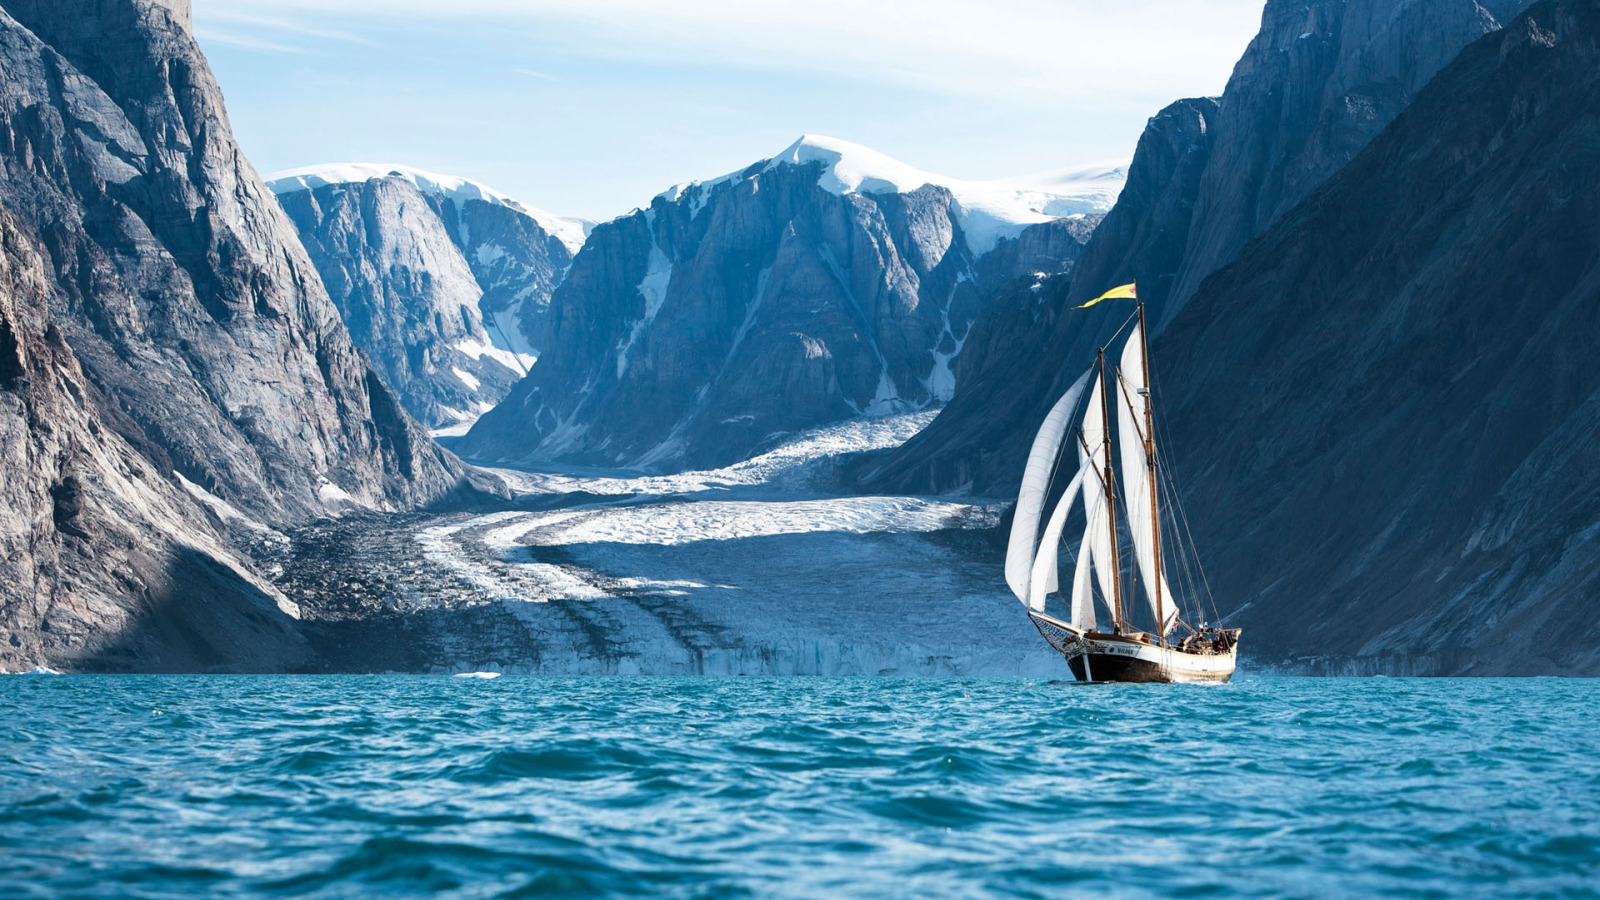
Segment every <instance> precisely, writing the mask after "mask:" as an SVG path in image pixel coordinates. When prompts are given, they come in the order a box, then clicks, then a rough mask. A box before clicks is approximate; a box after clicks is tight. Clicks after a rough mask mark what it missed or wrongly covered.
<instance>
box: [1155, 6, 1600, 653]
mask: <svg viewBox="0 0 1600 900" xmlns="http://www.w3.org/2000/svg"><path fill="white" fill-rule="evenodd" d="M1596 173H1600V9H1597V8H1596V6H1595V5H1594V4H1593V3H1590V2H1560V0H1557V2H1546V3H1541V4H1539V5H1537V6H1535V7H1533V8H1532V9H1530V10H1529V12H1528V13H1527V14H1526V15H1525V16H1523V17H1522V18H1521V19H1519V20H1517V21H1516V22H1514V23H1513V24H1512V25H1511V26H1510V27H1508V28H1507V29H1506V30H1505V31H1504V32H1502V33H1499V34H1494V35H1491V36H1489V37H1487V38H1484V39H1483V40H1481V41H1479V42H1477V43H1475V44H1473V45H1472V46H1471V47H1469V48H1467V50H1466V51H1464V52H1463V53H1462V54H1461V55H1460V57H1459V58H1458V59H1456V60H1455V61H1454V62H1453V63H1452V64H1450V65H1449V66H1448V67H1446V68H1445V69H1444V70H1443V71H1442V72H1441V73H1440V74H1439V75H1438V77H1437V78H1435V79H1434V81H1433V82H1431V83H1430V84H1429V85H1428V86H1427V88H1426V89H1425V90H1424V91H1423V92H1422V93H1421V94H1420V95H1419V96H1418V98H1417V100H1416V101H1415V103H1414V104H1413V105H1412V106H1411V107H1410V108H1409V109H1408V110H1406V112H1405V113H1404V114H1402V115H1401V116H1400V117H1399V119H1397V120H1396V121H1395V123H1394V125H1393V126H1392V127H1391V128H1390V129H1389V130H1388V131H1386V132H1385V133H1384V134H1383V135H1382V136H1380V137H1379V138H1378V139H1377V140H1375V141H1373V142H1372V144H1371V146H1369V147H1368V148H1367V150H1366V151H1365V152H1363V153H1362V154H1361V155H1360V157H1359V158H1358V159H1357V160H1356V161H1355V162H1353V163H1352V164H1351V165H1350V166H1348V167H1347V168H1345V169H1344V170H1343V171H1341V172H1340V173H1339V174H1338V175H1337V176H1336V177H1334V178H1333V179H1332V180H1331V181H1329V182H1328V183H1327V184H1326V185H1325V186H1324V187H1323V188H1322V189H1321V190H1319V191H1318V192H1316V193H1315V194H1314V195H1313V196H1312V197H1311V198H1310V199H1309V200H1307V201H1306V202H1305V203H1303V204H1301V205H1300V206H1298V207H1296V208H1295V209H1294V210H1293V211H1292V212H1291V213H1290V214H1289V215H1288V216H1286V217H1285V218H1284V219H1282V220H1281V221H1280V222H1279V223H1278V224H1277V225H1275V226H1274V227H1272V228H1271V229H1269V230H1268V231H1267V232H1266V233H1265V234H1263V235H1262V236H1261V237H1260V238H1258V239H1257V240H1255V241H1254V242H1252V243H1251V244H1249V245H1248V246H1247V247H1246V248H1245V250H1244V252H1243V253H1242V254H1241V255H1240V257H1239V259H1238V260H1237V261H1236V262H1234V263H1233V264H1232V265H1230V266H1228V267H1227V268H1225V269H1223V270H1222V271H1220V272H1218V273H1217V274H1216V275H1214V276H1213V277H1211V278H1209V279H1207V280H1206V281H1204V282H1203V283H1202V284H1201V286H1200V290H1199V291H1198V292H1197V293H1196V294H1195V296H1194V298H1193V300H1192V301H1191V302H1190V303H1189V305H1188V306H1186V307H1185V308H1184V309H1183V310H1182V311H1181V312H1180V313H1179V314H1178V315H1177V317H1176V318H1174V320H1173V322H1172V324H1171V326H1170V327H1169V328H1168V329H1167V331H1166V332H1165V333H1164V334H1163V335H1162V336H1161V337H1160V338H1159V339H1158V340H1156V342H1155V343H1154V344H1153V346H1152V355H1153V357H1154V364H1155V367H1156V370H1157V372H1158V373H1162V372H1164V373H1167V378H1165V379H1164V383H1160V384H1158V387H1159V388H1161V392H1160V393H1161V399H1162V400H1163V401H1164V406H1165V408H1166V409H1167V410H1168V411H1169V413H1168V422H1169V424H1170V426H1171V430H1172V440H1171V444H1170V449H1169V452H1168V454H1167V458H1168V459H1169V461H1170V464H1171V465H1172V466H1173V467H1174V469H1175V471H1176V472H1177V473H1178V474H1179V475H1180V476H1181V482H1182V483H1183V484H1184V485H1185V486H1186V487H1187V490H1188V494H1187V496H1186V505H1187V508H1188V510H1189V513H1190V516H1191V518H1192V521H1193V525H1194V528H1195V537H1196V539H1197V541H1198V542H1199V544H1200V548H1201V552H1202V555H1203V556H1204V557H1205V558H1206V559H1207V561H1208V562H1209V563H1210V566H1209V571H1210V574H1211V578H1212V585H1213V587H1215V589H1216V592H1217V597H1218V601H1219V604H1221V605H1222V606H1223V608H1224V610H1225V611H1226V610H1234V611H1236V613H1235V616H1234V618H1233V620H1232V621H1233V623H1234V624H1239V625H1243V626H1245V628H1246V636H1247V639H1248V640H1249V641H1250V642H1251V646H1252V648H1253V652H1254V653H1255V654H1257V658H1258V659H1268V660H1271V659H1274V658H1275V657H1276V658H1287V659H1289V660H1291V661H1292V660H1293V659H1294V658H1296V657H1327V658H1355V659H1357V660H1367V661H1368V664H1367V665H1366V666H1365V670H1374V671H1381V670H1383V669H1384V668H1385V666H1383V665H1381V664H1379V663H1381V661H1382V660H1385V659H1389V660H1398V659H1401V658H1411V659H1413V660H1421V661H1423V662H1425V663H1426V665H1425V666H1423V667H1422V669H1423V670H1426V671H1434V672H1477V673H1495V672H1514V673H1524V674H1539V673H1550V674H1558V673H1560V674H1580V673H1581V674H1591V675H1592V674H1597V673H1600V625H1597V621H1600V620H1597V617H1596V612H1597V607H1596V604H1595V598H1596V597H1597V596H1600V543H1597V540H1596V534H1597V528H1596V523H1597V522H1600V477H1597V476H1596V470H1595V466H1594V461H1595V458H1596V448H1597V446H1600V445H1597V440H1600V369H1597V368H1596V366H1595V365H1594V360H1595V347H1596V346H1597V342H1600V177H1597V174H1596Z"/></svg>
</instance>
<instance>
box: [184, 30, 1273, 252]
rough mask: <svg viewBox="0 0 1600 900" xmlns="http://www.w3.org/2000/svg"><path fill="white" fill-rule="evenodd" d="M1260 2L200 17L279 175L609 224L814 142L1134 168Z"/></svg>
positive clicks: (243, 123) (210, 53) (220, 70)
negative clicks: (335, 174)
mask: <svg viewBox="0 0 1600 900" xmlns="http://www.w3.org/2000/svg"><path fill="white" fill-rule="evenodd" d="M1261 3H1262V0H1097V2H1087V0H988V2H982V3H980V2H968V0H881V2H877V3H872V2H868V0H807V2H775V3H765V4H759V3H753V2H749V0H746V2H742V3H741V2H734V0H682V2H660V0H657V2H651V0H452V2H448V3H445V2H438V0H194V18H195V33H196V35H197V36H198V38H199V40H200V45H201V47H202V48H203V49H204V51H205V53H206V56H207V57H208V58H209V59H210V61H211V65H212V68H213V69H214V70H215V71H216V74H217V80H218V81H219V82H221V85H222V91H223V94H224V96H225V97H226V99H227V103H228V111H229V114H230V116H231V118H232V121H233V128H234V132H235V133H236V135H237V136H238V139H239V141H240V143H241V144H242V145H243V147H244V150H245V152H246V153H247V154H248V155H249V157H250V159H251V161H252V162H254V163H255V165H256V167H257V168H258V169H259V170H260V171H261V172H262V174H267V173H270V172H272V171H275V170H278V169H285V168H291V167H295V166H302V165H309V164H312V163H322V162H347V161H360V162H385V163H407V164H410V165H414V166H419V167H421V168H424V169H429V170H432V171H436V172H441V173H445V174H450V175H462V176H466V177H469V178H475V179H477V180H479V181H483V182H486V183H488V184H489V185H491V186H493V187H495V188H498V189H500V190H502V191H504V192H506V193H508V194H511V195H513V196H515V197H518V198H519V199H521V200H523V201H524V202H527V203H530V204H532V205H534V206H539V207H543V208H545V209H548V210H550V211H552V212H557V213H562V214H566V215H577V216H584V217H587V218H591V219H596V220H604V219H609V218H612V217H614V216H616V215H619V214H621V213H624V212H626V211H628V210H629V209H631V208H633V207H635V206H640V205H644V204H645V203H647V202H648V201H649V199H650V197H651V196H653V195H654V194H656V193H657V192H659V191H661V190H663V189H665V188H667V187H668V186H670V185H672V184H675V183H677V182H682V181H689V180H692V179H697V178H709V177H712V176H716V175H719V174H722V173H723V172H728V171H732V170H734V169H738V168H741V167H743V166H745V165H748V164H749V163H751V162H754V161H756V160H758V159H761V158H763V157H767V156H771V155H773V154H775V153H777V152H778V151H780V150H782V149H783V148H784V147H786V146H787V145H788V144H789V143H790V142H792V141H793V140H794V139H795V138H796V137H798V136H799V135H800V134H802V133H805V132H811V133H817V134H828V135H833V136H835V137H840V138H844V139H846V140H851V141H855V142H857V143H861V144H866V145H868V146H871V147H873V148H875V149H878V150H880V151H882V152H884V153H887V154H889V155H891V156H895V157H898V158H899V159H901V160H902V161H904V162H906V163H909V164H911V165H914V166H917V167H919V168H921V169H925V170H927V171H931V172H939V173H943V174H946V175H951V176H956V177H961V178H974V179H978V178H999V177H1006V176H1014V175H1023V174H1028V173H1032V172H1040V171H1048V170H1052V169H1061V168H1066V167H1069V166H1073V165H1078V164H1081V163H1086V162H1093V161H1098V160H1106V159H1115V158H1124V157H1127V156H1129V155H1131V153H1132V152H1133V146H1134V143H1135V142H1136V141H1137V140H1138V136H1139V133H1140V131H1141V130H1142V129H1143V127H1144V122H1145V120H1146V119H1147V118H1149V117H1150V116H1151V115H1153V114H1154V113H1155V112H1156V110H1158V109H1159V108H1160V107H1162V106H1164V105H1165V104H1166V103H1168V102H1170V101H1172V100H1175V99H1178V98H1180V97H1189V96H1197V95H1204V94H1216V93H1219V92H1220V91H1221V90H1222V86H1223V84H1224V83H1225V82H1226V80H1227V77H1228V73H1229V71H1230V70H1231V69H1232V66H1233V63H1234V61H1235V60H1236V59H1238V57H1239V55H1240V53H1241V52H1242V51H1243V50H1244V47H1245V44H1246V43H1248V41H1249V39H1250V37H1251V36H1252V35H1253V34H1254V33H1255V31H1256V28H1257V26H1258V25H1259V22H1260V11H1261Z"/></svg>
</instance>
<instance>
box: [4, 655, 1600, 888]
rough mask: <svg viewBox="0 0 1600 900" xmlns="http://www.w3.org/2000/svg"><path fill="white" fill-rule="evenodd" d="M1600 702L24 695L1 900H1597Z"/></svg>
mask: <svg viewBox="0 0 1600 900" xmlns="http://www.w3.org/2000/svg"><path fill="white" fill-rule="evenodd" d="M1597 687H1600V685H1597V684H1596V683H1595V682H1590V681H1576V680H1575V681H1563V680H1547V679H1536V680H1483V681H1475V680H1401V679H1395V680H1389V679H1327V680H1317V679H1268V678H1263V679H1255V680H1251V679H1245V680H1242V681H1239V682H1236V683H1234V684H1231V685H1227V686H1221V687H1164V686H1138V685H1116V686H1074V685H1070V684H1063V683H1052V682H1046V681H1030V680H963V679H951V680H938V679H871V678H860V679H851V678H840V679H713V678H634V679H627V678H570V679H562V678H510V677H507V678H501V679H498V680H493V681H487V680H467V679H452V678H442V677H437V678H436V677H403V676H402V677H206V676H195V677H165V676H163V677H89V676H79V677H73V676H66V677H43V676H40V677H9V678H0V709H3V711H4V715H3V717H0V894H3V895H6V896H22V897H29V896H38V897H74V896H93V897H194V896H214V897H255V896H311V897H413V896H418V897H420V896H456V897H542V896H600V895H612V896H623V895H638V896H651V897H740V896H748V897H833V896H854V897H962V896H997V897H1057V896H1066V895H1070V896H1093V897H1204V896H1219V897H1289V896H1295V897H1315V896H1402V897H1475V896H1484V897H1496V898H1504V897H1507V896H1551V897H1595V896H1600V740H1597V737H1596V734H1597V732H1596V720H1597V714H1600V691H1597Z"/></svg>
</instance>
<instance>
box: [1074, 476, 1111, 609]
mask: <svg viewBox="0 0 1600 900" xmlns="http://www.w3.org/2000/svg"><path fill="white" fill-rule="evenodd" d="M1093 473H1094V470H1093V469H1090V470H1089V478H1088V481H1089V485H1088V487H1087V488H1085V490H1084V492H1083V497H1084V499H1085V500H1086V501H1087V500H1088V499H1089V498H1090V495H1092V494H1094V493H1095V491H1096V490H1097V488H1096V486H1095V484H1094V476H1093ZM1105 508H1106V504H1105V494H1104V492H1102V493H1101V498H1100V503H1099V504H1098V505H1096V506H1095V507H1094V513H1092V514H1090V516H1089V524H1088V526H1087V527H1086V528H1085V530H1084V532H1083V541H1082V542H1080V543H1079V545H1078V568H1077V571H1076V572H1075V573H1073V578H1072V610H1071V616H1070V618H1069V621H1071V622H1072V624H1073V625H1075V626H1077V627H1078V628H1082V629H1083V630H1084V631H1092V630H1093V629H1094V627H1095V624H1096V623H1095V616H1094V590H1093V588H1092V587H1091V586H1090V581H1089V578H1090V575H1089V571H1090V567H1091V566H1090V563H1091V560H1092V557H1093V554H1094V546H1095V535H1096V534H1097V533H1098V534H1105V533H1106V523H1105V519H1104V516H1105ZM1097 517H1098V518H1097ZM1104 565H1105V563H1103V562H1101V563H1094V566H1095V571H1096V572H1100V573H1101V577H1102V580H1104V569H1103V568H1100V567H1103V566H1104ZM1101 596H1102V597H1109V596H1110V594H1101Z"/></svg>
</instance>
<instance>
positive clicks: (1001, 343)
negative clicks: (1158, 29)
mask: <svg viewBox="0 0 1600 900" xmlns="http://www.w3.org/2000/svg"><path fill="white" fill-rule="evenodd" d="M1524 6H1526V3H1524V2H1520V0H1503V2H1498V3H1491V4H1479V3H1476V2H1474V0H1404V2H1398V3H1396V2H1393V0H1348V2H1347V0H1311V2H1306V0H1271V2H1269V3H1268V4H1267V6H1266V9H1265V11H1264V12H1263V14H1262V28H1261V32H1260V33H1259V34H1258V35H1257V37H1256V38H1255V40H1253V41H1252V42H1251V44H1250V46H1249V48H1248V49H1247V50H1246V51H1245V53H1244V55H1243V57H1242V58H1241V59H1240V60H1239V63H1238V65H1237V66H1236V67H1235V69H1234V72H1233V75H1232V77H1231V78H1230V79H1229V82H1228V85H1227V88H1226V90H1225V91H1224V92H1223V96H1222V98H1221V99H1220V101H1216V102H1214V104H1213V102H1212V101H1183V102H1181V103H1179V104H1175V105H1174V106H1172V107H1169V108H1168V109H1166V110H1163V111H1162V113H1161V114H1160V115H1158V116H1157V117H1156V118H1155V119H1152V120H1151V124H1150V127H1149V128H1148V129H1146V132H1145V136H1144V137H1143V138H1141V140H1140V143H1139V147H1138V150H1137V151H1136V153H1135V157H1134V163H1133V166H1132V167H1130V169H1129V187H1130V188H1133V187H1136V186H1135V184H1134V182H1135V180H1136V179H1137V180H1139V181H1140V182H1141V183H1142V184H1143V185H1154V186H1157V189H1156V190H1149V189H1137V190H1127V189H1125V190H1124V192H1123V194H1122V196H1121V197H1120V198H1119V200H1118V204H1117V207H1116V208H1114V209H1113V210H1112V211H1111V212H1110V213H1108V214H1107V219H1106V222H1107V227H1102V228H1100V229H1099V230H1098V231H1097V233H1096V234H1095V236H1094V237H1093V238H1092V239H1091V240H1090V242H1089V246H1088V247H1087V248H1086V249H1085V250H1084V253H1083V257H1082V258H1081V259H1080V260H1079V262H1078V264H1077V265H1076V266H1075V267H1074V268H1073V271H1072V274H1071V276H1070V277H1069V278H1066V279H1060V280H1058V283H1056V284H1052V285H1050V286H1049V290H1048V291H1047V292H1043V293H1042V298H1041V299H1042V303H1041V306H1043V307H1046V308H1045V309H1043V310H1040V311H1038V313H1037V314H1035V315H1029V316H1018V315H1016V314H1015V313H1014V312H1012V311H1011V310H1010V307H1007V306H1005V305H999V306H997V307H996V316H997V319H998V317H1007V318H1008V321H1003V322H1002V321H998V320H997V321H994V322H986V323H983V324H982V325H980V328H983V329H984V330H986V331H988V332H990V333H991V335H992V337H991V339H990V340H989V341H987V342H985V343H984V344H982V345H979V346H977V347H974V348H973V350H972V354H971V355H970V356H969V357H968V358H967V360H966V361H965V363H964V365H965V367H966V368H965V370H964V371H965V372H968V373H972V376H973V377H972V378H971V380H970V381H968V380H966V379H965V378H963V380H961V381H960V382H958V387H957V390H956V394H955V398H954V399H953V400H952V402H951V403H950V404H949V405H948V406H947V407H946V408H945V409H944V411H943V412H941V414H940V416H939V418H938V419H937V420H936V421H935V422H934V423H933V424H932V425H931V426H929V428H928V429H927V430H926V431H925V432H924V433H923V434H922V435H919V436H918V438H917V439H916V440H915V441H912V442H910V443H908V444H907V445H906V446H905V447H904V448H903V449H902V450H901V451H900V452H898V453H895V454H892V455H890V456H889V457H888V458H887V459H886V460H883V461H881V462H880V463H879V464H877V465H875V466H872V467H870V468H869V469H866V470H864V474H865V476H866V482H865V486H866V487H868V488H870V489H874V490H878V489H889V488H893V489H901V490H918V491H929V490H945V489H950V488H953V487H957V486H960V485H971V486H972V487H973V488H975V489H976V490H978V491H981V492H985V493H992V494H996V495H1004V494H1007V493H1009V492H1011V491H1013V490H1015V488H1016V484H1017V481H1018V479H1019V478H1021V473H1022V464H1023V461H1024V459H1025V457H1026V454H1027V447H1028V443H1029V441H1030V440H1031V437H1032V434H1033V431H1034V429H1035V428H1036V427H1037V424H1038V422H1039V420H1040V419H1042V418H1043V416H1044V413H1045V411H1046V410H1047V409H1048V408H1049V406H1050V404H1051V403H1052V402H1053V400H1054V397H1055V395H1056V394H1057V393H1059V391H1060V389H1061V387H1062V386H1064V385H1065V384H1067V383H1070V382H1071V381H1072V379H1074V378H1076V377H1077V375H1078V374H1079V373H1081V372H1082V371H1083V369H1084V368H1086V367H1087V366H1088V365H1089V364H1090V363H1092V362H1093V358H1094V350H1095V348H1096V347H1098V346H1100V345H1101V343H1102V342H1103V341H1104V340H1105V338H1106V337H1107V336H1108V335H1109V334H1110V332H1111V331H1112V330H1113V329H1114V328H1115V327H1116V325H1117V324H1119V323H1120V322H1121V321H1122V319H1123V318H1124V317H1125V316H1126V314H1127V312H1128V311H1129V310H1127V309H1126V305H1125V304H1122V305H1117V306H1113V307H1112V308H1108V309H1106V310H1103V311H1099V312H1096V311H1095V310H1091V311H1088V312H1073V311H1072V307H1073V306H1076V305H1078V304H1081V303H1083V302H1084V301H1086V300H1088V299H1090V298H1092V297H1094V296H1096V295H1097V294H1099V293H1100V292H1101V291H1104V290H1105V289H1106V288H1109V287H1112V286H1114V285H1118V284H1123V283H1126V282H1128V281H1134V280H1137V281H1138V283H1139V287H1140V293H1141V296H1142V299H1144V301H1145V304H1146V306H1147V307H1148V309H1149V317H1150V320H1151V322H1152V325H1153V330H1154V331H1159V329H1160V327H1161V326H1162V324H1163V323H1165V322H1166V321H1168V320H1169V319H1170V318H1171V316H1172V315H1173V314H1174V313H1175V312H1176V311H1177V310H1178V309H1181V308H1182V306H1183V304H1184V303H1185V302H1187V299H1188V296H1189V295H1190V294H1191V293H1193V291H1194V290H1195V288H1196V286H1197V285H1198V284H1199V282H1200V281H1201V280H1202V279H1203V278H1205V276H1206V275H1209V274H1210V273H1211V272H1213V271H1215V270H1216V269H1217V268H1219V267H1220V266H1222V265H1224V264H1226V263H1227V262H1228V261H1229V260H1231V259H1232V258H1233V256H1234V255H1235V254H1236V253H1237V252H1238V250H1239V248H1240V247H1241V246H1243V244H1244V242H1245V241H1247V240H1249V239H1250V238H1251V237H1253V236H1254V235H1256V234H1259V233H1260V232H1261V231H1262V230H1263V229H1264V228H1266V227H1267V226H1268V225H1270V224H1271V223H1272V222H1273V221H1275V220H1276V219H1277V218H1278V217H1279V216H1281V215H1282V214H1283V212H1284V211H1285V210H1287V209H1289V208H1290V207H1292V206H1293V205H1294V204H1296V203H1298V202H1299V201H1300V200H1302V199H1304V198H1305V197H1306V196H1307V195H1309V194H1310V193H1311V191H1313V190H1314V189H1315V188H1316V187H1317V186H1318V185H1319V184H1321V183H1322V182H1323V181H1324V180H1325V179H1327V178H1328V177H1329V176H1330V175H1332V174H1333V173H1334V172H1336V171H1338V169H1339V168H1340V167H1341V166H1343V165H1344V164H1345V163H1346V162H1348V161H1349V160H1350V159H1351V158H1352V157H1354V155H1355V154H1356V153H1357V152H1359V151H1360V149H1361V148H1362V147H1363V146H1365V144H1366V142H1367V141H1369V140H1371V138H1372V137H1373V136H1374V135H1376V134H1377V133H1378V132H1379V131H1380V130H1382V129H1383V127H1384V126H1385V125H1387V124H1388V123H1389V122H1390V121H1391V120H1392V119H1393V118H1394V116H1395V115H1396V114H1397V113H1399V112H1400V110H1401V109H1403V108H1405V106H1406V104H1407V103H1408V102H1409V101H1410V100H1411V98H1412V97H1413V96H1415V94H1416V92H1417V90H1418V89H1419V88H1420V87H1421V86H1422V85H1423V84H1424V83H1426V82H1427V80H1428V79H1429V77H1431V76H1432V75H1433V74H1434V73H1435V72H1436V71H1438V69H1439V67H1440V66H1442V65H1443V64H1445V63H1446V62H1448V61H1449V60H1450V59H1451V58H1452V57H1453V56H1454V55H1455V54H1456V53H1457V52H1459V51H1460V50H1461V48H1462V47H1465V46H1466V45H1467V44H1468V43H1469V42H1471V41H1472V40H1473V39H1474V38H1477V37H1479V36H1481V35H1483V34H1485V33H1487V32H1489V31H1492V30H1494V29H1495V28H1498V27H1499V24H1500V22H1502V21H1504V20H1505V17H1507V16H1509V15H1514V14H1515V13H1516V12H1517V11H1518V10H1520V9H1521V8H1522V7H1524ZM1174 117H1176V119H1177V121H1173V118H1174ZM1135 169H1137V170H1140V172H1139V173H1136V172H1135ZM1141 173H1142V174H1141ZM1112 226H1114V227H1112ZM1098 309H1099V308H1098V307H1096V310H1098ZM1113 319H1115V321H1112V320H1113ZM991 347H993V348H995V349H997V350H998V351H999V353H1000V356H1001V358H1000V359H991V358H990V349H989V348H991ZM1021 361H1026V362H1021Z"/></svg>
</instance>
